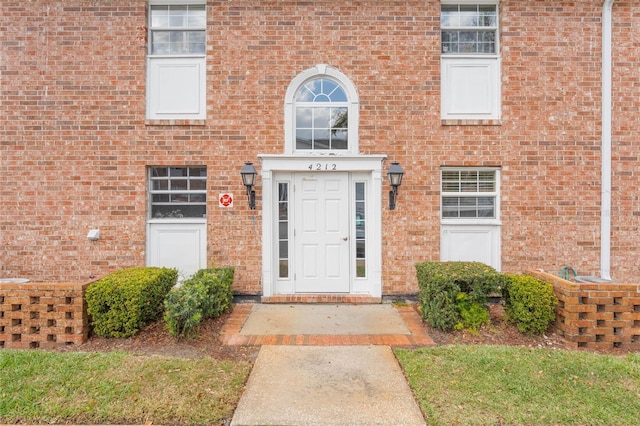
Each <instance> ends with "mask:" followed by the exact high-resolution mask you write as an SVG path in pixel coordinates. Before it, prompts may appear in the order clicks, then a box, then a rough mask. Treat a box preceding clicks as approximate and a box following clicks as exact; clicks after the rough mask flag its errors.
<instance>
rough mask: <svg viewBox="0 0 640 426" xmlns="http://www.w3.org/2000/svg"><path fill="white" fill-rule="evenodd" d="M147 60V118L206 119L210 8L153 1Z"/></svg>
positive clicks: (183, 0)
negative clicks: (207, 42)
mask: <svg viewBox="0 0 640 426" xmlns="http://www.w3.org/2000/svg"><path fill="white" fill-rule="evenodd" d="M148 28H149V34H148V42H149V45H148V59H147V118H148V119H151V120H163V119H167V120H175V119H185V120H194V119H204V118H206V29H207V15H206V5H205V4H204V3H203V2H202V1H197V2H195V1H187V0H173V1H170V2H168V1H161V0H156V1H151V2H150V4H149V24H148Z"/></svg>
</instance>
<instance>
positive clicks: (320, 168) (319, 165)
mask: <svg viewBox="0 0 640 426" xmlns="http://www.w3.org/2000/svg"><path fill="white" fill-rule="evenodd" d="M309 170H311V171H314V170H315V171H318V172H321V171H324V170H329V171H335V170H338V166H337V165H336V164H335V163H333V164H330V163H315V164H313V163H312V164H309Z"/></svg>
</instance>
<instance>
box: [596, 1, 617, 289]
mask: <svg viewBox="0 0 640 426" xmlns="http://www.w3.org/2000/svg"><path fill="white" fill-rule="evenodd" d="M614 1H615V0H605V1H604V4H603V7H602V159H601V162H602V163H601V164H602V194H601V195H602V199H601V216H600V278H603V279H605V280H611V123H612V118H611V114H612V102H611V74H612V60H611V56H612V55H611V50H612V35H611V34H612V23H611V22H612V15H613V2H614Z"/></svg>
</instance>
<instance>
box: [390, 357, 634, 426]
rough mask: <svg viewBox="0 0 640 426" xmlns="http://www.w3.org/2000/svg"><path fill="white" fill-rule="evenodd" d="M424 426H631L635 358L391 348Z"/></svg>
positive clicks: (632, 422)
mask: <svg viewBox="0 0 640 426" xmlns="http://www.w3.org/2000/svg"><path fill="white" fill-rule="evenodd" d="M395 353H396V356H397V358H398V361H399V362H400V365H401V366H402V368H403V369H404V371H405V375H406V377H407V380H408V382H409V385H410V386H411V388H412V390H413V392H414V395H415V396H416V399H417V401H418V404H419V405H420V407H421V409H422V410H423V413H424V414H425V417H426V420H427V423H428V424H429V425H456V424H465V425H496V424H500V425H508V424H509V425H587V424H588V425H616V426H618V425H637V424H638V421H639V417H638V416H639V414H638V413H640V354H629V355H627V356H612V355H600V354H595V353H589V352H581V351H565V350H553V349H534V348H523V347H511V346H483V345H447V346H440V347H433V348H422V349H416V350H411V349H397V350H396V351H395Z"/></svg>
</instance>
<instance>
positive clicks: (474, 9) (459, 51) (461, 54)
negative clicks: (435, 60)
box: [440, 0, 501, 120]
mask: <svg viewBox="0 0 640 426" xmlns="http://www.w3.org/2000/svg"><path fill="white" fill-rule="evenodd" d="M498 23H499V15H498V4H497V1H495V0H491V1H482V0H481V1H477V0H476V1H475V2H473V3H471V2H468V1H464V0H463V1H457V2H452V1H447V0H443V2H442V4H441V9H440V27H441V44H440V46H441V49H440V53H441V69H442V75H441V82H442V83H441V84H442V87H441V91H442V93H441V118H442V119H443V120H451V119H453V120H495V119H499V118H500V96H501V95H500V55H499V28H498Z"/></svg>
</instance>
